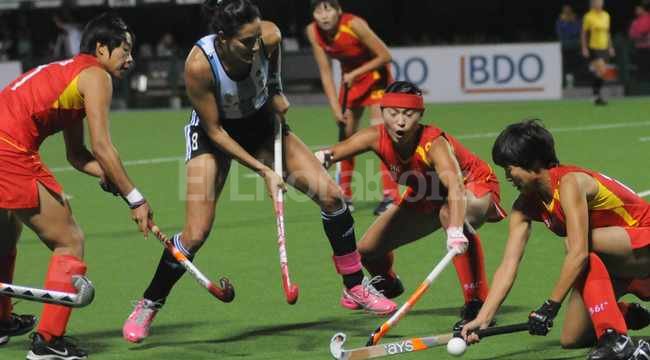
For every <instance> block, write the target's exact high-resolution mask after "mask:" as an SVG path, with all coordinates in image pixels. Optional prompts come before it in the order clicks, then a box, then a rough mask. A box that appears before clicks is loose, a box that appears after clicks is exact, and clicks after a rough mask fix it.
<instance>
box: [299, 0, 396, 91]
mask: <svg viewBox="0 0 650 360" xmlns="http://www.w3.org/2000/svg"><path fill="white" fill-rule="evenodd" d="M357 18H358V17H357V16H354V15H352V14H348V13H343V14H341V18H340V19H339V25H338V30H337V32H336V35H334V39H333V40H331V41H329V40H328V39H327V38H326V37H325V35H324V34H323V33H322V32H321V30H320V28H319V27H318V25H317V24H316V22H312V24H311V26H313V28H314V33H315V34H316V42H317V43H318V45H319V46H320V47H321V48H323V50H325V53H326V54H327V55H328V56H330V57H331V58H334V59H336V60H339V61H340V62H341V68H342V70H343V72H344V73H348V72H350V71H352V70H354V69H356V68H358V67H359V66H361V65H363V64H365V63H367V62H368V61H370V60H372V58H374V57H375V55H374V54H373V53H372V52H371V51H370V49H368V48H367V47H366V46H365V45H364V44H363V43H362V42H361V41H360V40H359V37H358V36H357V34H355V33H354V31H352V28H351V27H350V22H351V21H352V20H354V19H357ZM388 74H389V70H388V66H385V67H383V68H381V69H380V70H374V71H371V72H369V73H367V74H364V75H362V76H361V77H364V76H372V77H373V78H374V79H378V78H380V77H381V76H384V77H386V76H388Z"/></svg>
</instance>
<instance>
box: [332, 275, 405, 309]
mask: <svg viewBox="0 0 650 360" xmlns="http://www.w3.org/2000/svg"><path fill="white" fill-rule="evenodd" d="M379 280H380V277H378V276H376V277H374V278H372V279H370V280H368V278H364V279H363V281H362V282H361V284H360V285H357V286H355V287H353V288H351V289H343V296H342V297H341V305H342V306H343V307H345V308H348V309H351V310H357V309H365V310H366V311H368V312H371V313H373V314H375V315H388V314H390V313H392V312H393V311H395V310H396V309H397V304H395V303H394V302H393V301H391V300H388V299H387V298H386V297H385V296H384V295H383V294H382V293H380V292H379V291H377V289H375V287H374V286H373V285H374V284H375V283H376V282H377V281H379Z"/></svg>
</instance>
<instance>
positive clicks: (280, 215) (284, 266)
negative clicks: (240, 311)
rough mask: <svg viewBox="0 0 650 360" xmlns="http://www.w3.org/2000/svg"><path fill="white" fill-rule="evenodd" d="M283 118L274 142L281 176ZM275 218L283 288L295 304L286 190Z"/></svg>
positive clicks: (279, 198) (278, 200)
mask: <svg viewBox="0 0 650 360" xmlns="http://www.w3.org/2000/svg"><path fill="white" fill-rule="evenodd" d="M282 133H283V131H282V119H281V118H280V117H279V116H278V117H277V126H276V133H275V141H274V144H273V160H274V166H273V168H274V170H275V173H276V174H278V175H279V176H280V177H282V178H284V176H283V171H282V170H283V167H282V163H283V159H284V156H283V151H282V136H283V135H282ZM275 220H276V225H277V230H278V252H279V254H280V271H281V273H282V289H283V290H284V296H285V297H286V298H287V303H289V304H290V305H293V304H295V303H296V301H298V293H299V291H300V290H299V288H298V285H297V284H292V283H291V278H290V277H289V260H288V258H287V244H286V237H285V232H284V229H285V228H284V191H283V190H282V189H279V190H278V193H277V196H276V200H275Z"/></svg>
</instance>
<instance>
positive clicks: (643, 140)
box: [639, 136, 650, 142]
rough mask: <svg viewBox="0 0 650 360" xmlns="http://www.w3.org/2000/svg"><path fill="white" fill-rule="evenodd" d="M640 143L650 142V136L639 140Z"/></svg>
mask: <svg viewBox="0 0 650 360" xmlns="http://www.w3.org/2000/svg"><path fill="white" fill-rule="evenodd" d="M639 141H641V142H646V141H650V136H646V137H642V138H639Z"/></svg>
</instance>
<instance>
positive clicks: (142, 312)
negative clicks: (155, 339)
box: [122, 299, 162, 343]
mask: <svg viewBox="0 0 650 360" xmlns="http://www.w3.org/2000/svg"><path fill="white" fill-rule="evenodd" d="M161 307H162V304H161V303H159V302H155V301H151V300H147V299H140V300H138V302H136V303H135V306H134V308H133V312H131V315H129V317H128V319H126V321H125V322H124V326H123V327H122V336H123V337H124V340H126V341H128V342H132V343H139V342H140V341H142V340H144V339H145V338H146V337H147V336H149V328H151V323H152V322H153V319H154V318H155V317H156V314H158V310H160V308H161Z"/></svg>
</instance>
